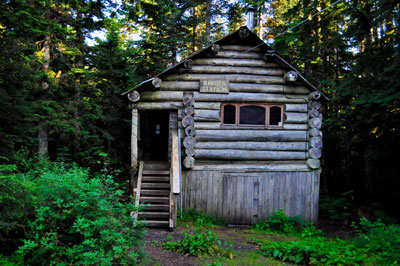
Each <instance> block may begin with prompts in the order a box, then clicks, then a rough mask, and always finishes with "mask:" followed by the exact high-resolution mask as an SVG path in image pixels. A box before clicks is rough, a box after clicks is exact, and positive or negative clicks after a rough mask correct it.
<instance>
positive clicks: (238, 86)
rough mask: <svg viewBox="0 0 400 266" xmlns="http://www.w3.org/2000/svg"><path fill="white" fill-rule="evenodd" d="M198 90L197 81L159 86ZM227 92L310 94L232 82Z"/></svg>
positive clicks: (303, 90) (285, 87)
mask: <svg viewBox="0 0 400 266" xmlns="http://www.w3.org/2000/svg"><path fill="white" fill-rule="evenodd" d="M199 88H200V84H199V80H193V81H190V80H189V81H185V80H173V81H165V82H163V83H162V85H161V90H162V91H199ZM229 91H230V92H254V93H273V94H282V95H285V94H302V95H308V93H309V92H310V90H309V89H307V88H306V87H304V86H296V85H282V84H263V83H246V82H234V81H230V82H229ZM303 103H305V102H304V101H303ZM305 104H306V103H305ZM139 106H141V105H140V103H139ZM172 107H175V106H172ZM294 111H296V110H294ZM306 112H307V111H306Z"/></svg>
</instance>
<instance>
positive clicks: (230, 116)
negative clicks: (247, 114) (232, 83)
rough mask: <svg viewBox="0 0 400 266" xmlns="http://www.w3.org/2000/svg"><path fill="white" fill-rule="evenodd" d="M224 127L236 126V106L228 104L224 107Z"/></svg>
mask: <svg viewBox="0 0 400 266" xmlns="http://www.w3.org/2000/svg"><path fill="white" fill-rule="evenodd" d="M223 121H224V122H223V123H224V124H225V125H234V124H236V106H234V105H231V104H228V105H225V106H224V119H223Z"/></svg>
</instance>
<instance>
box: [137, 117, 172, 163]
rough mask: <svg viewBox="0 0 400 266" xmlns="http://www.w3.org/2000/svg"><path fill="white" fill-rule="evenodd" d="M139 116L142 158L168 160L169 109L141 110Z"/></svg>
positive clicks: (145, 159)
mask: <svg viewBox="0 0 400 266" xmlns="http://www.w3.org/2000/svg"><path fill="white" fill-rule="evenodd" d="M139 116H140V142H139V149H141V153H142V160H144V161H167V160H168V134H169V133H168V132H169V127H168V126H169V123H168V122H169V111H143V112H140V113H139Z"/></svg>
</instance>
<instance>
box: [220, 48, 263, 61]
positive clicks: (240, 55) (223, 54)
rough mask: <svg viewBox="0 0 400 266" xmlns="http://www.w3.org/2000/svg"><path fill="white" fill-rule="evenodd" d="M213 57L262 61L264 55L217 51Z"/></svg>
mask: <svg viewBox="0 0 400 266" xmlns="http://www.w3.org/2000/svg"><path fill="white" fill-rule="evenodd" d="M215 57H222V58H232V57H233V58H249V59H263V58H264V55H263V54H262V53H257V52H247V53H241V52H238V51H227V50H225V51H219V52H218V54H216V55H215Z"/></svg>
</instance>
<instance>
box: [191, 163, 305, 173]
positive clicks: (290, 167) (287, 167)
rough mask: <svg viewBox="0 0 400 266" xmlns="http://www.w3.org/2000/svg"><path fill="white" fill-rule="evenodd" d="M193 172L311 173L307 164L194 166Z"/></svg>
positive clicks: (198, 164)
mask: <svg viewBox="0 0 400 266" xmlns="http://www.w3.org/2000/svg"><path fill="white" fill-rule="evenodd" d="M192 170H215V171H230V172H249V171H253V172H256V171H259V172H264V171H290V172H292V171H310V169H309V168H308V167H307V164H305V163H293V164H288V163H285V164H273V163H271V164H265V163H263V164H224V163H223V162H219V164H200V163H197V164H196V165H195V166H193V168H192Z"/></svg>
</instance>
